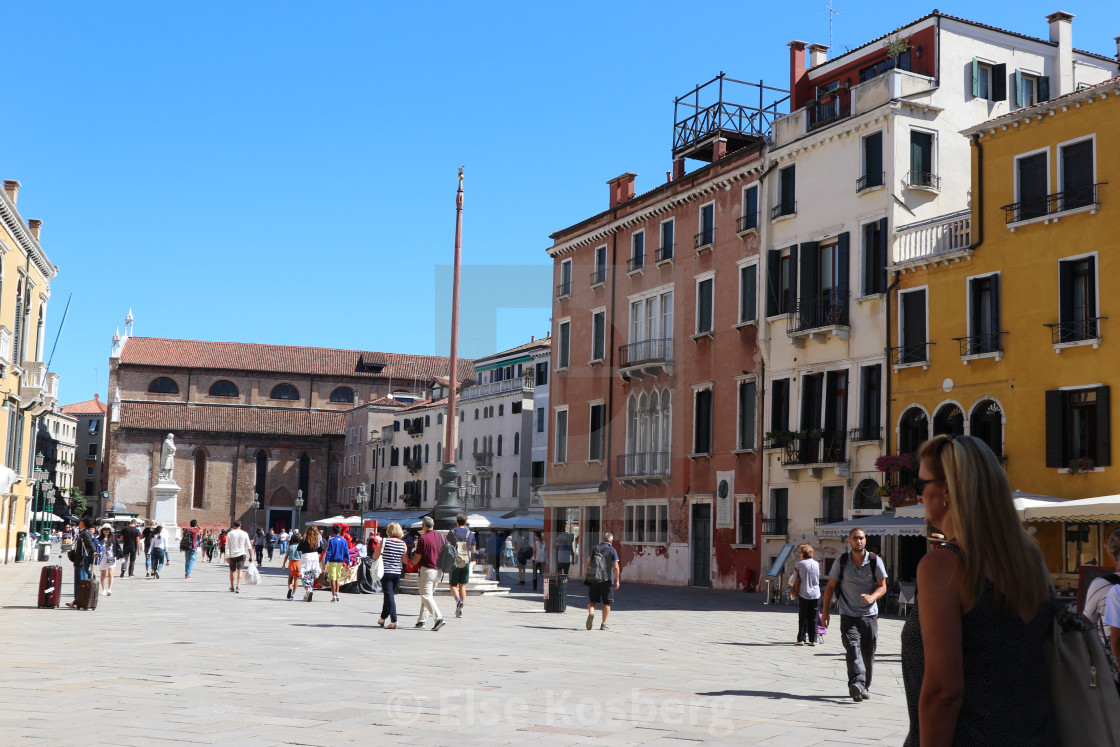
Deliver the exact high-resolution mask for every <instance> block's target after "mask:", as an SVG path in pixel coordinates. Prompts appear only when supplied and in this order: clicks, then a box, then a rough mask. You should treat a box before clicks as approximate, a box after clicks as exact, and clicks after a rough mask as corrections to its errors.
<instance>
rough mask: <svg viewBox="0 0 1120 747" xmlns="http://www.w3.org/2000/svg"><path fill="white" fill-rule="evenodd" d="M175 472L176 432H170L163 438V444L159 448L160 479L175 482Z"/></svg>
mask: <svg viewBox="0 0 1120 747" xmlns="http://www.w3.org/2000/svg"><path fill="white" fill-rule="evenodd" d="M174 472H175V434H174V433H168V434H167V438H165V439H163V446H162V447H161V448H160V450H159V481H160V482H174V480H173V479H172V474H173V473H174Z"/></svg>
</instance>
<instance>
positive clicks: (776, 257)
mask: <svg viewBox="0 0 1120 747" xmlns="http://www.w3.org/2000/svg"><path fill="white" fill-rule="evenodd" d="M781 272H782V253H781V251H779V250H777V249H771V250H770V251H769V252H767V253H766V316H774V315H775V314H777V313H778V294H779V293H780V292H781V285H780V281H781V277H780V276H781Z"/></svg>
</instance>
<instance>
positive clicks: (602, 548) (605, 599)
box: [583, 532, 622, 630]
mask: <svg viewBox="0 0 1120 747" xmlns="http://www.w3.org/2000/svg"><path fill="white" fill-rule="evenodd" d="M613 541H614V535H613V534H611V533H610V532H605V533H604V534H603V542H602V544H600V545H598V546H596V547H594V548H592V549H591V552H589V553H587V560H586V561H584V564H583V577H584V578H585V579H586V578H587V572H588V569H589V568H590V567H591V561H592V560H593V559H594V557H595V554H596V552H603V553H606V554H607V555H608V556H609V558H610V566H611V578H610V580H609V581H601V582H591V581H586V582H585V583H586V584H587V629H588V630H591V628H592V626H593V625H594V623H595V605H596V604H602V605H603V621H602V623H601V624H600V625H599V630H610V629H611V626H610V625H608V624H607V618H608V617H609V616H610V614H611V605H612V604H614V590H615V589H617V588H618V586H619V584H620V583H621V582H622V569H621V568H620V567H619V564H618V551H617V550H615V549H614V546H613V545H612V544H611V542H613Z"/></svg>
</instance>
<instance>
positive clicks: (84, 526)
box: [66, 516, 97, 607]
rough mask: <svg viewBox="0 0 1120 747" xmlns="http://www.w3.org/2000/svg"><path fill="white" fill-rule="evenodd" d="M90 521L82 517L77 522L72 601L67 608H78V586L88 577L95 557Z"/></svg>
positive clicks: (73, 559)
mask: <svg viewBox="0 0 1120 747" xmlns="http://www.w3.org/2000/svg"><path fill="white" fill-rule="evenodd" d="M91 523H92V519H87V518H86V517H84V516H83V517H82V518H81V519H79V520H78V536H77V537H76V538H75V539H74V557H73V558H72V561H73V563H74V601H73V602H67V603H66V606H67V607H77V606H78V585H79V584H81V583H82V581H85V580H86V579H87V578H89V577H90V568H91V567H92V566H93V561H94V558H95V556H96V555H97V546H96V545H95V544H94V542H93V533H92V532H90V530H89V527H90V524H91Z"/></svg>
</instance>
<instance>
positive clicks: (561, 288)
mask: <svg viewBox="0 0 1120 747" xmlns="http://www.w3.org/2000/svg"><path fill="white" fill-rule="evenodd" d="M570 295H572V281H571V280H565V281H564V282H563V283H560V285H558V286H556V297H557V298H564V297H566V296H570Z"/></svg>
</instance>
